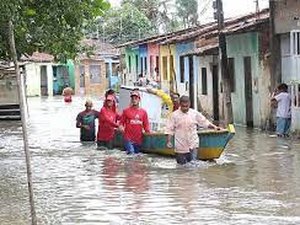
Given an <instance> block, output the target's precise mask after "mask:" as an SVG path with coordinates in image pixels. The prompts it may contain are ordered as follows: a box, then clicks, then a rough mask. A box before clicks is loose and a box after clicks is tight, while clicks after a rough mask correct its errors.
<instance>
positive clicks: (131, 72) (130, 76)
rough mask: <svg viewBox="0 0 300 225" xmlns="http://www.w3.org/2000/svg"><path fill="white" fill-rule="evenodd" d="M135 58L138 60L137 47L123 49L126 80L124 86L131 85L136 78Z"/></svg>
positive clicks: (136, 63)
mask: <svg viewBox="0 0 300 225" xmlns="http://www.w3.org/2000/svg"><path fill="white" fill-rule="evenodd" d="M136 56H138V59H139V49H138V48H137V47H134V48H130V47H128V48H126V49H125V62H126V68H127V71H126V79H125V80H124V81H125V82H124V83H125V85H133V83H134V82H135V81H137V78H138V67H137V66H136V65H138V62H137V61H136ZM129 57H130V61H131V65H129Z"/></svg>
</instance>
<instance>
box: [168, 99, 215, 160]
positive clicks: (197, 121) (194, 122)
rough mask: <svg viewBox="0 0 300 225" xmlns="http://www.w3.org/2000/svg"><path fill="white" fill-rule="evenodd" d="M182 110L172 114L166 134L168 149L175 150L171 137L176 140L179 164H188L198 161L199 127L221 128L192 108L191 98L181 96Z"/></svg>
mask: <svg viewBox="0 0 300 225" xmlns="http://www.w3.org/2000/svg"><path fill="white" fill-rule="evenodd" d="M179 104H180V108H179V109H178V110H176V111H175V112H173V113H172V114H171V117H170V118H169V121H168V124H167V127H166V133H167V134H168V137H167V147H168V148H173V144H172V142H171V137H172V136H174V138H175V146H174V147H175V153H176V161H177V163H178V164H186V163H188V162H190V161H192V160H194V159H196V157H197V156H196V155H197V149H198V147H199V137H198V133H197V127H198V126H201V127H205V128H213V129H216V130H220V129H221V128H219V127H217V126H216V125H214V124H212V123H211V122H210V121H209V120H208V119H206V118H205V117H204V116H203V115H202V114H201V113H200V112H198V111H196V110H194V109H191V108H190V98H189V97H188V96H181V97H180V99H179Z"/></svg>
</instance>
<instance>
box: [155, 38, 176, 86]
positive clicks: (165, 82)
mask: <svg viewBox="0 0 300 225" xmlns="http://www.w3.org/2000/svg"><path fill="white" fill-rule="evenodd" d="M159 54H160V57H159V68H160V69H159V71H160V72H159V73H160V79H161V84H162V87H167V88H168V89H169V88H170V83H169V81H170V80H171V77H174V74H173V71H172V68H171V63H170V60H171V55H172V56H173V67H174V69H175V45H173V44H172V45H162V46H160V48H159ZM163 57H167V68H164V65H163V64H164V63H163ZM164 71H166V72H167V74H166V75H164Z"/></svg>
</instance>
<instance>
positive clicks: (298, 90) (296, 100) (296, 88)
mask: <svg viewBox="0 0 300 225" xmlns="http://www.w3.org/2000/svg"><path fill="white" fill-rule="evenodd" d="M291 95H292V104H293V107H295V108H300V84H293V85H292V86H291Z"/></svg>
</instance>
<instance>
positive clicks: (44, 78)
mask: <svg viewBox="0 0 300 225" xmlns="http://www.w3.org/2000/svg"><path fill="white" fill-rule="evenodd" d="M47 95H48V76H47V67H46V66H41V96H47Z"/></svg>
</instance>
